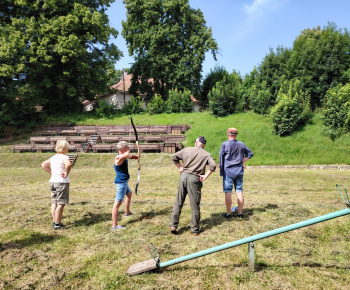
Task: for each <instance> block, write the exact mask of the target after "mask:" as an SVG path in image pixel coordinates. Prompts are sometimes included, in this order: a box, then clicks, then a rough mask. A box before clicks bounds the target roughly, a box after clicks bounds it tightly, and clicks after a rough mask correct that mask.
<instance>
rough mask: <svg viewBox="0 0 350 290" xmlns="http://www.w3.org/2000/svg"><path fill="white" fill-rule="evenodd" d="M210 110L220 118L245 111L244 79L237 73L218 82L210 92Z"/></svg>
mask: <svg viewBox="0 0 350 290" xmlns="http://www.w3.org/2000/svg"><path fill="white" fill-rule="evenodd" d="M208 98H209V108H210V109H211V110H212V112H213V114H214V115H215V116H218V117H223V116H227V115H230V114H233V113H235V112H240V111H242V110H243V103H242V101H241V100H242V78H241V76H240V75H239V74H238V73H237V72H235V71H234V72H233V73H231V74H230V75H229V76H228V77H227V78H226V77H224V79H223V80H222V81H218V82H217V83H216V84H215V86H214V87H213V88H212V90H211V91H210V92H209V95H208Z"/></svg>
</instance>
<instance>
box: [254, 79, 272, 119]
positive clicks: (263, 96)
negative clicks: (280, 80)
mask: <svg viewBox="0 0 350 290" xmlns="http://www.w3.org/2000/svg"><path fill="white" fill-rule="evenodd" d="M271 102H272V96H271V92H270V90H269V89H267V88H266V81H264V82H263V84H262V89H261V90H257V89H256V86H255V85H253V86H252V88H251V89H250V90H249V104H250V108H251V109H253V110H254V112H255V113H257V114H261V115H263V114H268V113H269V111H270V108H271Z"/></svg>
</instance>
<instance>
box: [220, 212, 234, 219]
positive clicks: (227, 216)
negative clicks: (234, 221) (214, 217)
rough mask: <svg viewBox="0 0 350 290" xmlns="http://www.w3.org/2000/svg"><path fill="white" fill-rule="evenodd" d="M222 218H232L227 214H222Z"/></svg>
mask: <svg viewBox="0 0 350 290" xmlns="http://www.w3.org/2000/svg"><path fill="white" fill-rule="evenodd" d="M222 216H223V217H224V218H226V219H230V218H232V215H231V214H228V213H226V212H225V213H224V214H223V215H222Z"/></svg>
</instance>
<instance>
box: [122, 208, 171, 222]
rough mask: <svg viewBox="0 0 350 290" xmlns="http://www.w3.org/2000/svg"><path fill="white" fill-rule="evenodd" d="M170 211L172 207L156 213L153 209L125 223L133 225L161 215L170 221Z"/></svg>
mask: <svg viewBox="0 0 350 290" xmlns="http://www.w3.org/2000/svg"><path fill="white" fill-rule="evenodd" d="M172 210H173V208H172V207H166V208H163V209H162V210H157V211H154V209H152V210H151V211H148V212H146V211H143V212H140V213H139V214H138V215H139V217H138V218H137V219H133V220H130V221H129V222H127V224H133V223H136V222H139V221H142V220H144V219H152V218H154V217H156V216H162V215H168V216H169V219H170V214H171V212H172Z"/></svg>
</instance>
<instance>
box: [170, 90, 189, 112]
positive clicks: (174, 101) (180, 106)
mask: <svg viewBox="0 0 350 290" xmlns="http://www.w3.org/2000/svg"><path fill="white" fill-rule="evenodd" d="M166 108H167V112H168V113H190V112H192V111H193V103H192V99H191V92H190V91H189V90H185V91H184V92H180V91H178V90H177V89H175V90H171V91H169V97H168V100H167V101H166Z"/></svg>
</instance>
